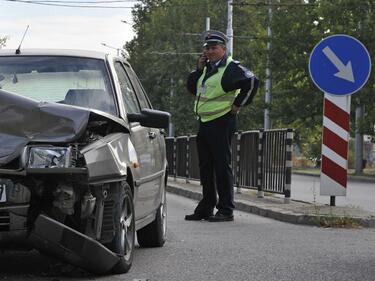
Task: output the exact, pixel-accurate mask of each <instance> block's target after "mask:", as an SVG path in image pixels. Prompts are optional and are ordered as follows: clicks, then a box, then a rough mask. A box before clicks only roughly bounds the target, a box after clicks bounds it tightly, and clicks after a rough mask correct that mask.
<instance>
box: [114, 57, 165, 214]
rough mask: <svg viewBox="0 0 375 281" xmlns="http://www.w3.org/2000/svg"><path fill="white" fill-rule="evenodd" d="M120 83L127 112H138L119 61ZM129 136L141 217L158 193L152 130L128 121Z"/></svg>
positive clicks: (116, 66) (148, 211)
mask: <svg viewBox="0 0 375 281" xmlns="http://www.w3.org/2000/svg"><path fill="white" fill-rule="evenodd" d="M114 66H115V70H116V74H117V77H118V79H119V83H120V89H121V94H122V98H123V101H124V107H125V110H126V112H127V113H140V112H141V107H140V104H139V101H138V98H137V95H136V91H135V88H134V86H133V85H132V83H131V80H130V78H129V76H128V74H127V73H126V70H125V65H124V63H123V62H121V61H115V63H114ZM130 131H131V132H130V137H131V141H132V143H133V145H134V148H135V150H136V152H137V157H138V162H139V167H138V168H137V169H139V176H140V179H139V180H138V181H137V183H136V184H137V186H138V187H137V190H136V193H135V197H136V198H135V214H136V218H137V219H139V218H142V217H145V216H147V215H148V214H150V213H151V212H152V211H153V210H154V200H155V197H156V196H157V193H158V187H157V186H156V184H155V165H156V158H157V157H156V156H155V148H154V143H155V141H154V138H153V134H152V132H153V130H152V129H151V128H147V127H143V126H141V125H140V123H139V122H133V123H130Z"/></svg>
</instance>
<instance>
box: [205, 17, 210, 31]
mask: <svg viewBox="0 0 375 281" xmlns="http://www.w3.org/2000/svg"><path fill="white" fill-rule="evenodd" d="M207 30H210V18H206V31H207Z"/></svg>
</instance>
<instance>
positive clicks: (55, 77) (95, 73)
mask: <svg viewBox="0 0 375 281" xmlns="http://www.w3.org/2000/svg"><path fill="white" fill-rule="evenodd" d="M0 89H2V90H5V91H8V92H12V93H16V94H18V95H22V96H25V97H28V98H32V99H34V100H37V101H44V102H57V103H62V104H70V105H76V106H81V107H86V108H92V109H97V110H101V111H104V112H106V113H109V114H112V115H116V109H115V102H114V96H113V92H112V88H111V86H110V80H109V76H108V71H107V69H106V65H105V62H104V61H103V60H99V59H92V58H78V57H62V56H55V57H54V56H11V57H0Z"/></svg>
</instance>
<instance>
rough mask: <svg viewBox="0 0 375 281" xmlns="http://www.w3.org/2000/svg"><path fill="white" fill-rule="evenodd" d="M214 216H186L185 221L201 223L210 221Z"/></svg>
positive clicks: (195, 214)
mask: <svg viewBox="0 0 375 281" xmlns="http://www.w3.org/2000/svg"><path fill="white" fill-rule="evenodd" d="M211 216H212V215H201V214H197V213H194V214H191V215H186V216H185V220H186V221H201V220H208V218H210V217H211Z"/></svg>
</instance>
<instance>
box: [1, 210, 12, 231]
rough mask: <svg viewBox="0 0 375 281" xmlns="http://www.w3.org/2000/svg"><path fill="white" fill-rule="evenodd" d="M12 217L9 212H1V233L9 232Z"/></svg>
mask: <svg viewBox="0 0 375 281" xmlns="http://www.w3.org/2000/svg"><path fill="white" fill-rule="evenodd" d="M9 226H10V216H9V212H8V211H0V231H9Z"/></svg>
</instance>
